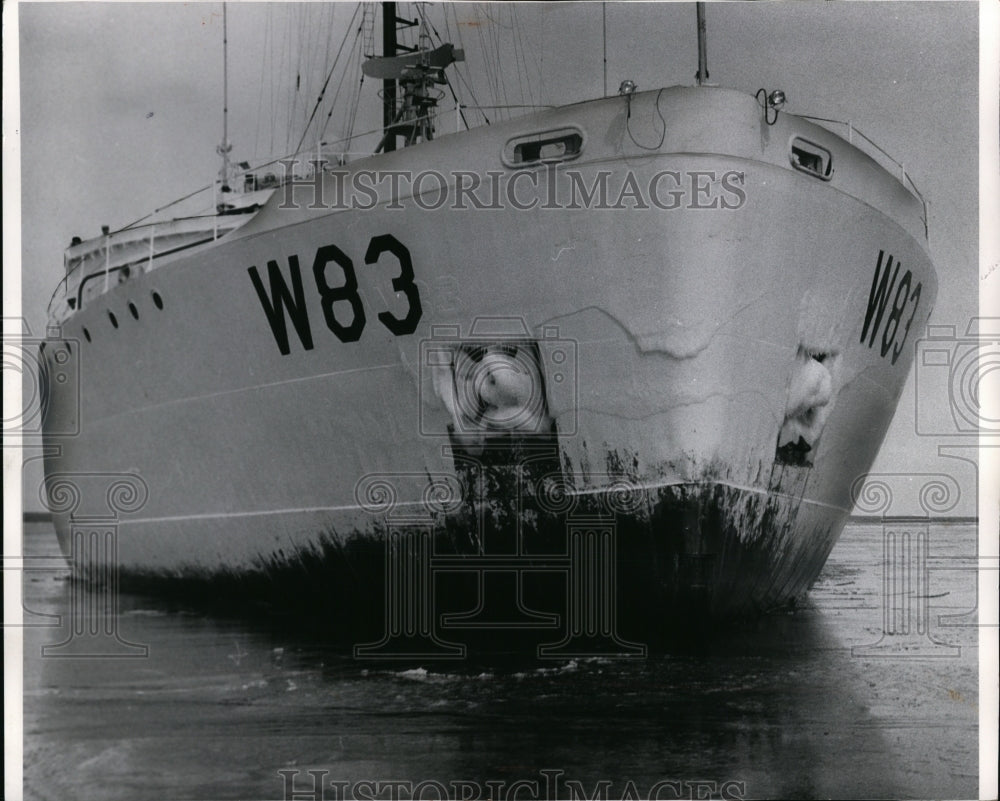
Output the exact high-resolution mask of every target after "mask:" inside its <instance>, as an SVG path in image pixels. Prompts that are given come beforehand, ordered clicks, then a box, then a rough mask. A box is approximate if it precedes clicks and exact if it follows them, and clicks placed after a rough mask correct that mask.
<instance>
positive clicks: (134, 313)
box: [128, 303, 139, 320]
mask: <svg viewBox="0 0 1000 801" xmlns="http://www.w3.org/2000/svg"><path fill="white" fill-rule="evenodd" d="M128 310H129V314H131V315H132V317H134V318H135V319H136V320H138V319H139V310H138V309H137V308H136V307H135V304H134V303H129V304H128Z"/></svg>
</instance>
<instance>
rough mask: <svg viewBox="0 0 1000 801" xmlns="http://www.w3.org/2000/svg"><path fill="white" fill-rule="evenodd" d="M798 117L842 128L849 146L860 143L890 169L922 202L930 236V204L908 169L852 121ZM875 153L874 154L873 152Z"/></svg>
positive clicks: (926, 232) (925, 230)
mask: <svg viewBox="0 0 1000 801" xmlns="http://www.w3.org/2000/svg"><path fill="white" fill-rule="evenodd" d="M795 116H796V117H801V118H802V119H804V120H809V121H810V122H818V123H822V124H824V126H825V127H828V126H840V127H841V128H842V129H843V130H844V131H846V133H847V141H848V143H849V144H852V145H855V146H857V145H858V143H859V140H860V142H861V143H862V145H866V147H862V148H861V149H862V150H864V151H865V152H867V154H868V155H869V156H871V157H872V158H873V159H875V161H877V162H879V163H880V164H881V165H882V166H883V167H885V168H886V169H888V171H889V172H890V173H893V174H894V175H895V176H896V177H897V178H898V179H899V182H900V183H901V184H902V185H903V187H904V188H905V189H906V190H907V191H908V192H909V193H910V194H911V195H913V197H915V198H916V199H917V200H919V201H920V205H921V206H922V207H923V223H924V236H927V234H928V225H927V220H928V214H929V212H928V203H927V199H926V198H925V197H924V195H923V192H921V191H920V189H918V188H917V185H916V183H915V182H914V180H913V177H912V176H911V175H910V174H909V173H908V172H907V171H906V167H905V166H904V165H903V163H902V162H901V161H897V160H896V159H894V158H893V157H892V155H890V153H889V151H887V150H886V149H885V148H884V147H882V146H881V145H880V144H879V143H878V142H876V141H875V140H874V139H872V138H871V137H870V136H868V135H867V134H865V133H863V132H862V131H859V130H858V129H857V127H855V125H854V123H853V122H852V121H851V120H835V119H831V118H829V117H817V116H815V115H812V114H796V115H795ZM834 133H839V131H834ZM873 151H874V152H873Z"/></svg>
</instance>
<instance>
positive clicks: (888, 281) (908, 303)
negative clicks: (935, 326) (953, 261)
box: [861, 250, 923, 364]
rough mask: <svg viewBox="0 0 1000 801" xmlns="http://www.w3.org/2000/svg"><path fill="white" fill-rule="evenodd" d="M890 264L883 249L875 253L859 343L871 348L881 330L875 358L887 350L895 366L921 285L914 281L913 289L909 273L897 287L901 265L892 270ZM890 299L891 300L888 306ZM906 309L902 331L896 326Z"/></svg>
mask: <svg viewBox="0 0 1000 801" xmlns="http://www.w3.org/2000/svg"><path fill="white" fill-rule="evenodd" d="M883 262H884V264H885V269H884V270H883V269H882V265H883ZM892 262H893V259H892V256H891V255H889V254H887V253H886V252H885V251H884V250H880V251H879V252H878V263H877V264H876V265H875V275H873V276H872V288H871V291H870V292H869V293H868V307H867V308H866V309H865V323H864V327H863V328H862V329H861V342H862V343H864V341H865V339H866V338H867V339H868V347H869V348H871V347H872V346H873V345H874V344H875V337H876V336H877V335H878V332H879V330H880V329H881V330H882V341H881V344H880V347H879V355H880V356H881V357H882V358H883V359H884V358H885V357H886V356H887V355H889V353H890V351H891V352H892V357H891V359H890V363H891V364H895V363H896V360H897V359H898V358H899V356H900V354H901V353H902V352H903V348H904V347H905V345H906V337H907V336H908V335H909V333H910V324H911V323H912V322H913V318H914V317H916V316H917V307H918V306H919V305H920V290H921V288H922V286H923V285H922V284H921V283H920V281H917V282H916V286H914V285H913V273H912V272H910V270H907V271H906V272H905V273H903V277H902V278H901V279H900V281H899V283H898V284H897V283H896V279H897V278H898V277H899V268H900V267H901V266H902V265H901V263H900V262H898V261H897V262H896V269H895V270H893V264H892ZM890 273H891V277H890ZM893 289H895V290H896V292H895V295H893ZM890 297H892V305H891V306H890V305H889V298H890ZM887 308H888V310H889V316H888V317H886V316H885V312H886V309H887ZM907 308H909V310H910V314H909V316H908V317H907V318H906V324H905V325H904V327H903V329H902V331H900V327H899V326H900V323H901V322H902V321H903V315H904V314H905V313H906V310H907ZM883 317H885V328H882V319H883ZM869 331H871V335H869V333H868V332H869Z"/></svg>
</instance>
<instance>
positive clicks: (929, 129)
mask: <svg viewBox="0 0 1000 801" xmlns="http://www.w3.org/2000/svg"><path fill="white" fill-rule="evenodd" d="M8 10H9V9H5V23H6V20H7V19H8ZM17 12H18V24H19V41H20V68H21V79H20V80H21V83H20V86H21V96H20V115H21V120H20V144H21V148H22V161H21V170H22V172H21V179H22V194H21V204H22V205H21V224H22V229H21V230H22V237H23V238H22V257H23V264H22V301H23V315H24V317H25V318H26V319H27V320H28V323H29V325H30V326H31V328H32V330H33V332H35V333H40V332H43V331H44V328H45V308H46V305H47V303H48V299H49V296H50V294H51V292H52V289H53V288H54V286H55V285H56V283H57V282H58V280H59V279H60V277H61V275H62V252H63V249H64V248H65V246H66V245H67V244H68V243H69V241H70V238H71V237H72V236H74V235H79V236H83V237H85V238H86V237H90V236H94V235H96V234H98V233H99V232H100V226H101V225H102V224H108V225H111V226H112V228H116V227H119V226H121V225H124V224H126V223H128V222H130V221H131V220H133V219H135V218H136V217H139V216H141V215H142V214H143V213H145V212H147V211H151V210H152V209H153V208H155V207H157V206H161V205H163V204H164V203H165V202H166V201H169V200H171V199H172V198H174V197H177V196H180V195H181V194H184V193H186V192H188V191H190V190H192V189H195V188H197V187H199V186H202V185H204V184H207V183H208V182H210V181H211V180H212V178H213V176H214V173H215V171H216V170H217V169H218V157H217V156H216V154H215V146H216V145H217V144H218V142H219V141H220V139H221V136H222V113H221V107H222V69H221V67H222V56H221V44H222V35H221V4H218V3H186V4H180V3H177V4H152V3H150V4H145V3H143V4H138V3H113V4H107V3H96V2H71V3H21V4H20V5H19V7H18V8H17ZM353 13H354V6H353V4H337V5H336V6H335V7H334V6H325V7H320V6H318V5H312V6H311V7H310V8H308V9H303V8H302V7H301V6H291V5H287V4H282V5H281V6H280V7H278V6H272V5H270V4H263V3H260V4H258V3H252V4H251V3H239V2H235V3H229V5H228V21H229V47H230V103H229V106H230V123H229V131H230V134H229V138H230V140H231V141H232V142H233V143H234V151H233V155H234V157H236V159H237V160H241V159H244V158H247V159H253V158H262V157H264V156H265V155H267V153H268V151H269V150H270V149H271V148H273V149H275V150H279V151H282V152H284V148H285V147H286V144H287V142H288V141H289V140H292V139H294V140H295V141H297V139H298V136H297V134H298V132H299V131H300V129H301V124H302V122H303V121H304V119H305V117H306V116H307V114H308V110H309V109H310V108H311V102H312V100H313V99H314V98H315V97H316V94H317V91H316V90H317V87H318V86H319V83H320V82H321V81H322V78H323V77H324V76H323V67H322V64H323V62H324V59H328V58H329V57H330V54H331V52H335V50H336V47H337V46H338V45H339V42H340V39H341V36H342V32H343V31H344V30H346V29H347V26H348V23H349V22H350V21H351V15H352V14H353ZM404 13H406V12H405V11H404ZM430 13H431V18H432V19H434V18H435V17H434V13H435V12H434V11H433V10H432V11H431V12H430ZM603 13H606V20H607V58H608V84H609V89H610V91H611V92H614V91H616V89H617V87H618V84H619V83H620V82H621V81H622V80H623V79H626V78H629V79H632V80H635V81H636V82H637V83H638V84H639V87H640V89H652V88H657V87H659V86H670V85H674V84H688V85H690V84H691V83H693V78H694V73H695V70H696V67H697V58H696V44H695V18H694V13H695V12H694V4H693V3H678V4H630V5H621V4H616V3H607V4H606V6H603V7H602V4H601V3H591V4H587V5H586V6H580V5H572V4H546V5H545V6H540V5H527V4H522V5H519V6H518V7H517V8H514V9H513V10H511V8H510V7H508V6H490V7H483V6H479V5H478V4H477V5H475V6H473V5H471V4H469V5H464V6H462V7H461V8H459V9H458V10H457V11H452V12H450V13H449V14H448V15H447V18H448V26H449V28H450V30H451V33H452V38H453V40H454V39H456V38H457V37H458V35H459V34H460V35H461V41H456V44H461V45H464V47H465V49H466V51H467V53H468V54H469V62H468V63H467V64H466V65H465V66H464V67H463V68H462V72H463V74H464V75H466V76H468V78H469V80H470V81H473V83H474V87H475V89H476V99H477V100H478V101H479V102H480V103H491V102H497V101H496V100H493V99H491V92H490V80H489V72H490V69H491V67H493V66H494V65H492V64H491V62H490V59H489V58H484V56H483V53H484V52H485V53H490V52H491V50H492V51H493V52H501V53H503V54H505V59H506V58H507V57H508V56H507V54H509V53H511V48H510V44H509V43H510V42H511V41H512V40H513V41H517V42H519V43H520V46H521V49H520V54H521V57H520V58H519V59H517V61H516V62H515V63H516V65H517V66H516V67H514V66H511V64H510V62H507V63H506V67H505V74H506V77H507V80H505V81H504V86H503V87H502V89H503V90H504V91H505V94H501V98H500V102H509V103H520V102H536V103H538V102H540V103H547V104H559V103H565V102H572V101H577V100H582V99H586V98H590V97H595V96H600V95H601V94H602V93H603V86H604V70H603V62H602V50H603V47H602V14H603ZM978 15H979V10H978V6H977V4H975V3H965V2H945V3H935V2H919V3H905V2H898V3H897V2H893V3H865V2H859V3H832V2H826V3H814V2H803V3H734V4H729V3H727V4H709V7H708V12H707V16H708V37H709V38H708V57H709V69H710V73H711V80H712V81H713V82H717V83H719V84H721V85H723V86H727V87H731V88H735V89H740V90H744V91H747V92H750V93H753V92H755V91H756V90H757V89H759V88H761V87H766V88H767V89H768V90H771V89H775V88H780V89H783V90H784V91H785V92H786V94H787V96H788V105H787V107H786V108H787V110H788V111H791V112H800V113H809V114H814V115H818V116H823V117H832V118H836V119H842V120H847V119H851V120H852V121H853V123H854V125H855V126H856V127H857V128H858V129H859V130H861V131H863V132H864V133H866V134H867V135H869V136H870V137H872V138H873V139H874V140H875V141H877V142H879V143H880V144H881V145H882V146H883V147H885V148H886V149H887V150H888V151H889V152H890V153H892V154H893V155H894V156H895V158H896V159H897V160H899V161H901V162H903V163H904V164H905V165H906V168H907V170H908V172H909V173H910V174H911V175H912V177H913V179H914V181H915V182H916V184H917V185H918V186H919V187H920V188H921V189H922V191H923V193H924V195H925V196H926V198H927V200H928V201H929V203H930V248H931V253H932V256H933V258H934V261H935V264H936V266H937V269H938V274H939V278H940V291H939V296H938V301H937V305H936V307H935V310H934V314H933V317H932V320H931V322H932V323H937V324H948V325H956V326H958V327H959V328H960V329H961V330H962V331H964V329H965V327H966V325H967V324H968V321H969V319H970V318H971V317H973V316H974V315H975V314H976V308H977V296H978V295H977V293H978V290H979V286H980V276H979V273H980V268H979V264H978V259H977V252H978V248H977V245H978V233H977V232H978V217H977V215H978V205H977V186H978V176H979V172H978V158H977V154H978V80H977V76H978V47H979V38H978ZM437 19H438V22H437V23H436V24H437V25H438V26H439V28H440V32H441V34H442V35H443V36H444V35H445V33H446V31H445V25H444V23H443V22H442V20H443V19H444V18H442V17H438V18H437ZM356 24H357V20H355V25H356ZM5 28H6V25H5ZM446 38H447V37H446ZM310 63H311V64H312V65H311V66H310ZM480 69H481V70H482V72H485V73H487V75H486V76H485V78H484V77H483V75H476V76H475V77H474V73H476V72H477V70H480ZM517 73H520V74H521V75H522V76H523V75H524V74H525V73H530V80H529V81H523V80H522V81H516V80H515V76H516V74H517ZM296 76H298V82H299V95H298V97H296V95H295V92H294V86H295V80H296ZM373 83H374V82H371V81H370V82H369V90H370V91H369V93H368V95H367V96H366V97H365V98H364V102H363V104H362V106H363V110H362V111H361V112H360V114H359V118H358V119H359V123H358V125H357V126H356V127H357V129H358V130H363V129H365V127H366V126H367V127H374V126H376V125H377V114H378V107H377V99H376V97H375V95H374V90H375V88H376V87H374V86H372V85H371V84H373ZM459 85H460V86H461V83H460V84H459ZM330 91H331V92H332V89H331V90H330ZM346 91H347V89H346V88H345V92H346ZM494 93H495V92H494ZM290 97H291V98H293V99H294V100H295V105H294V107H292V108H291V109H289V103H288V98H290ZM463 99H464V100H465V101H466V102H473V101H472V99H471V97H469V96H468V94H466V96H465V97H464V98H463ZM5 105H6V104H5ZM5 113H6V112H5ZM447 124H448V125H450V124H451V122H450V121H449V122H448V123H447ZM343 126H344V117H343V115H340V114H335V115H334V117H332V118H331V120H330V123H329V125H328V128H327V132H326V137H327V138H328V139H329V138H335V134H337V132H339V131H341V130H342V128H343ZM293 132H294V133H293ZM292 146H294V142H293V143H292ZM7 200H8V198H5V201H7ZM4 267H5V270H8V269H10V268H11V265H7V264H5V265H4ZM913 408H914V394H913V380H912V376H911V380H910V383H909V385H908V388H907V391H906V393H905V394H904V397H903V400H902V401H901V405H900V410H899V412H898V413H897V417H896V419H895V421H894V423H893V426H892V429H891V430H890V435H889V437H888V439H887V441H886V444H885V446H884V447H883V451H882V453H881V454H880V456H879V460H878V462H877V464H876V467H875V470H879V471H888V472H905V471H919V472H951V473H954V474H955V476H956V478H958V479H959V480H960V482H961V483H962V484H963V485H964V486H968V487H970V488H971V476H972V473H971V472H967V468H963V467H961V466H953V465H952V464H950V463H949V461H948V460H942V459H940V458H939V457H938V456H937V445H938V444H939V440H934V439H929V438H922V437H918V436H916V435H915V433H914V413H913ZM941 412H942V414H946V413H947V411H946V409H942V410H941ZM971 500H972V499H971V498H969V497H967V498H966V499H965V500H964V501H963V504H962V505H961V506H960V508H958V509H956V510H955V511H956V512H958V513H963V514H973V513H974V512H975V509H974V506H973V505H972V503H971Z"/></svg>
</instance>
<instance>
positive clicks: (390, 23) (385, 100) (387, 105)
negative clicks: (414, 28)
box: [382, 3, 396, 151]
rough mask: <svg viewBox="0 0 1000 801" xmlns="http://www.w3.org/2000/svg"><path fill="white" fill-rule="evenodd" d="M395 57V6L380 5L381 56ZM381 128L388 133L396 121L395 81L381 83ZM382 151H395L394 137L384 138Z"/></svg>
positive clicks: (391, 4) (388, 79)
mask: <svg viewBox="0 0 1000 801" xmlns="http://www.w3.org/2000/svg"><path fill="white" fill-rule="evenodd" d="M395 55H396V4H395V3H382V56H383V57H385V58H392V57H393V56H395ZM382 95H383V97H382V104H383V105H382V128H383V129H384V131H385V133H386V134H388V133H389V128H391V127H392V123H393V121H394V120H395V119H396V80H395V78H386V79H385V80H384V81H382ZM382 149H383V150H386V151H388V150H395V149H396V137H395V136H386V138H385V143H384V145H383V148H382Z"/></svg>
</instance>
